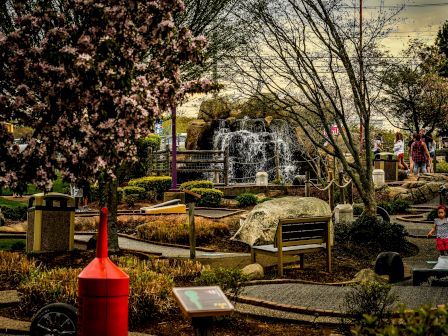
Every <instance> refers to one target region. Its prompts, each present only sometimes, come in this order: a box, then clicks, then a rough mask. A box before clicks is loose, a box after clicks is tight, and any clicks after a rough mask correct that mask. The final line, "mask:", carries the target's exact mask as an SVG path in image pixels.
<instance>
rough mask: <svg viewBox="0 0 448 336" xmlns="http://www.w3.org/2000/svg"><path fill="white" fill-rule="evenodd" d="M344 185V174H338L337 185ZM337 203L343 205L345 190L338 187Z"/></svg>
mask: <svg viewBox="0 0 448 336" xmlns="http://www.w3.org/2000/svg"><path fill="white" fill-rule="evenodd" d="M343 184H344V173H343V172H339V185H340V186H342V185H343ZM339 197H340V199H339V203H340V204H345V188H343V187H339Z"/></svg>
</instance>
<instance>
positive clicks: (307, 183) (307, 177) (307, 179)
mask: <svg viewBox="0 0 448 336" xmlns="http://www.w3.org/2000/svg"><path fill="white" fill-rule="evenodd" d="M310 187H311V183H310V172H309V171H306V172H305V197H310Z"/></svg>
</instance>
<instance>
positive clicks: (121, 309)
mask: <svg viewBox="0 0 448 336" xmlns="http://www.w3.org/2000/svg"><path fill="white" fill-rule="evenodd" d="M128 297H129V276H128V275H127V274H126V273H124V272H123V271H122V270H121V269H119V268H118V267H117V266H116V265H114V264H113V263H112V261H110V259H109V257H108V252H107V209H106V208H102V209H101V215H100V225H99V228H98V240H97V245H96V258H95V259H93V260H92V261H91V262H90V264H89V265H87V267H86V268H84V270H83V271H82V272H81V274H79V276H78V298H79V308H78V325H77V329H78V332H77V334H78V336H93V335H98V336H101V335H104V336H106V335H107V336H123V335H127V334H128Z"/></svg>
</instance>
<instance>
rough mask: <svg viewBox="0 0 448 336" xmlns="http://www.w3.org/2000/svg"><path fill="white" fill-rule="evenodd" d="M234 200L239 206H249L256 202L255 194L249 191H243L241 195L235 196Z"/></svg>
mask: <svg viewBox="0 0 448 336" xmlns="http://www.w3.org/2000/svg"><path fill="white" fill-rule="evenodd" d="M236 200H237V202H238V206H240V207H247V206H251V205H255V204H257V201H258V199H257V196H255V195H254V194H251V193H244V194H241V195H238V196H237V197H236Z"/></svg>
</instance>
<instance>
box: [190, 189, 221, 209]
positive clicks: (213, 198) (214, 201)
mask: <svg viewBox="0 0 448 336" xmlns="http://www.w3.org/2000/svg"><path fill="white" fill-rule="evenodd" d="M191 191H192V192H194V193H196V194H199V195H201V196H202V198H201V199H200V200H198V201H197V205H201V206H207V207H219V205H220V204H221V198H222V197H223V196H224V193H223V192H222V191H220V190H218V189H207V188H193V189H191Z"/></svg>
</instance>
